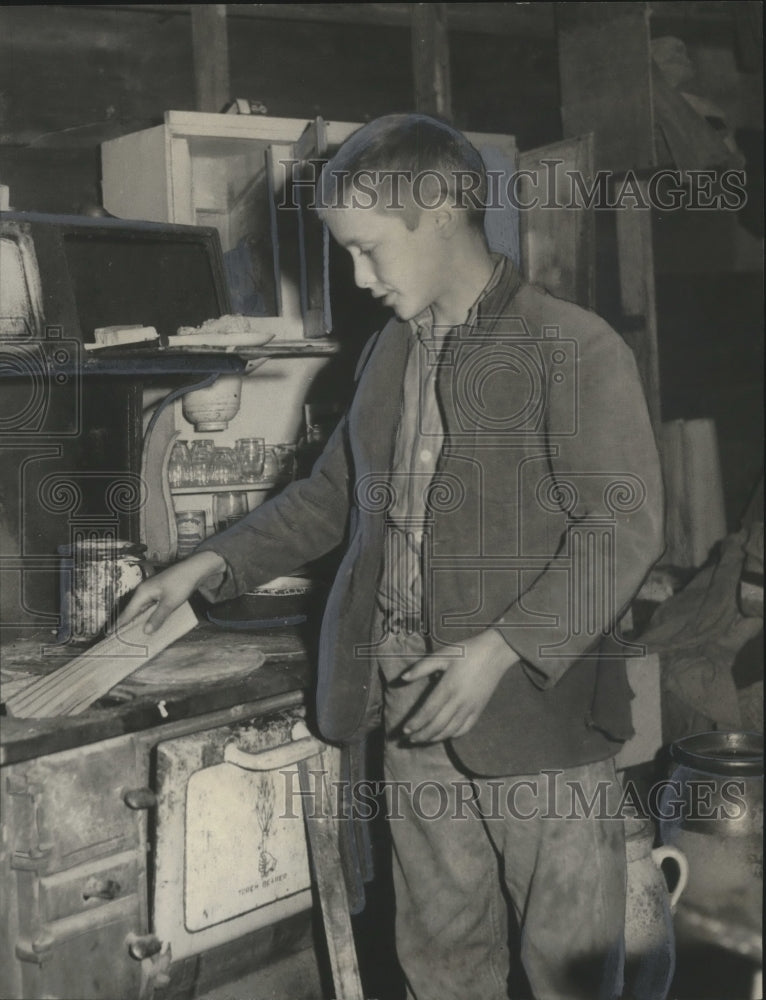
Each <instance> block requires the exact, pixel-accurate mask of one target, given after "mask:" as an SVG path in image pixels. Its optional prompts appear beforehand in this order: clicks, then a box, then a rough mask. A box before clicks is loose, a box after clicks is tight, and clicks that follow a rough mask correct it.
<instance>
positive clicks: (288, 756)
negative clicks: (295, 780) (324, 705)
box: [223, 723, 328, 771]
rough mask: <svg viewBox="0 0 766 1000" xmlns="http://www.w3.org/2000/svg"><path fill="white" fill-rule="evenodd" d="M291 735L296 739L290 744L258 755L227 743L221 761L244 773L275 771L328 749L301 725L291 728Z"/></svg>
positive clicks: (263, 751) (262, 751)
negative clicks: (241, 769)
mask: <svg viewBox="0 0 766 1000" xmlns="http://www.w3.org/2000/svg"><path fill="white" fill-rule="evenodd" d="M303 733H305V734H306V735H305V736H304V735H303ZM292 735H293V737H295V736H298V739H295V738H293V740H292V741H291V742H290V743H283V744H282V745H281V746H278V747H272V748H270V749H269V750H260V751H259V752H258V753H249V752H248V751H247V750H242V749H241V747H238V746H237V744H236V743H235V742H231V743H227V744H226V745H225V746H224V748H223V759H224V761H225V762H226V763H227V764H234V765H235V766H236V767H241V768H243V769H244V770H245V771H277V770H279V769H280V768H283V767H290V765H292V764H297V763H298V761H301V760H307V759H308V758H309V757H317V756H319V754H321V753H322V752H323V751H324V750H327V749H328V745H327V744H326V743H322V741H321V740H318V739H317V738H316V737H315V736H312V735H311V734H310V733H309V731H308V729H306V727H305V726H304V725H302V724H301V723H298V724H297V725H296V726H295V727H294V728H293V734H292Z"/></svg>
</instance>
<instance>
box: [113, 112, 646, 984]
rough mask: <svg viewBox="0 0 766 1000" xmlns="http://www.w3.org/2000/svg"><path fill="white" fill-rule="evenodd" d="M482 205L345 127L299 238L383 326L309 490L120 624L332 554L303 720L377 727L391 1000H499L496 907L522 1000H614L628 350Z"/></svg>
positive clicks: (632, 472)
mask: <svg viewBox="0 0 766 1000" xmlns="http://www.w3.org/2000/svg"><path fill="white" fill-rule="evenodd" d="M486 192H487V185H486V175H485V173H484V167H483V164H482V160H481V157H480V156H479V154H478V153H477V151H476V150H475V149H474V148H473V147H472V146H471V145H470V143H468V141H467V140H466V139H465V137H464V136H463V135H462V134H461V133H459V132H457V131H456V130H455V129H453V128H451V127H450V126H448V125H445V124H443V123H441V122H438V121H436V120H434V119H431V118H428V117H426V116H423V115H391V116H387V117H385V118H382V119H379V120H377V121H375V122H372V123H370V124H369V125H366V126H364V127H363V128H361V129H360V130H359V131H357V132H356V133H355V134H354V135H353V136H351V137H350V138H349V139H348V140H347V142H346V143H345V144H344V145H343V147H342V148H341V149H340V150H339V152H338V153H337V154H336V156H335V157H334V158H333V159H332V160H331V161H330V162H329V163H328V164H327V165H326V166H325V168H324V170H323V172H322V176H321V179H320V184H319V202H320V212H321V214H322V217H323V218H324V220H325V221H326V223H327V225H328V227H329V229H330V231H331V233H332V235H333V237H334V238H335V239H336V240H337V241H338V243H339V244H340V245H341V246H343V247H345V248H346V250H348V252H349V253H350V255H351V257H352V259H353V263H354V275H355V280H356V283H357V284H358V285H359V286H360V287H362V288H367V289H369V291H370V292H371V294H372V295H373V296H375V297H376V298H380V299H382V300H383V302H384V303H385V304H386V305H387V306H390V308H391V309H392V310H393V312H394V314H395V318H394V319H392V320H391V321H390V322H389V323H388V324H387V325H386V327H385V328H384V329H383V330H382V331H381V332H380V334H378V335H377V337H375V338H373V339H372V340H371V341H370V343H369V344H368V345H367V347H366V349H365V351H364V353H363V355H362V358H361V360H360V363H359V366H358V369H357V386H356V391H355V395H354V399H353V401H352V403H351V406H350V407H349V410H348V412H347V414H346V416H345V418H344V419H343V421H342V422H341V423H340V425H339V426H338V428H337V429H336V431H335V433H334V434H333V436H332V437H331V439H330V441H329V442H328V445H327V447H326V449H325V451H324V453H323V454H322V456H321V457H320V459H319V460H318V461H317V463H316V465H315V467H314V469H313V471H312V474H311V476H310V477H309V478H308V479H306V480H302V481H299V482H296V483H293V484H292V485H291V486H290V487H288V488H287V489H286V490H285V491H284V492H283V493H282V494H280V496H278V497H276V498H275V499H274V500H272V501H271V502H270V503H268V504H266V505H264V506H262V507H260V508H258V509H257V510H256V511H254V512H252V513H251V514H249V515H248V516H247V517H245V518H244V519H243V520H242V521H241V522H240V523H239V524H237V525H236V526H234V527H233V528H231V529H229V530H228V531H226V532H224V533H223V534H221V535H218V536H216V537H215V538H212V539H210V540H208V541H207V542H206V543H204V544H203V545H202V546H200V548H199V549H198V550H197V551H196V552H195V553H194V554H193V555H192V556H191V557H189V558H188V559H186V560H185V561H183V562H182V563H180V564H178V565H176V566H174V567H172V568H171V569H169V570H167V571H165V573H163V574H160V575H159V576H157V577H154V578H152V579H150V580H148V581H146V582H145V583H143V584H142V585H141V587H140V588H139V590H138V591H137V593H136V595H135V597H134V599H133V600H132V601H131V604H130V605H129V607H128V609H127V611H126V618H129V617H132V616H133V615H134V614H136V613H137V612H138V611H139V610H140V609H142V608H144V607H146V606H148V605H149V604H150V603H152V602H156V603H157V607H156V609H155V611H154V613H153V615H152V617H151V619H150V623H153V624H154V625H155V626H156V625H157V624H159V623H160V622H161V621H162V620H164V618H165V617H166V615H167V614H168V613H169V612H170V611H171V610H172V609H173V608H174V607H176V606H177V605H178V604H179V603H181V601H183V600H184V599H185V598H186V597H187V596H188V595H189V594H190V593H191V592H192V591H193V590H194V589H195V588H199V589H200V590H202V592H203V594H205V596H207V597H208V598H211V599H216V600H222V599H224V598H227V597H231V596H233V595H235V594H236V593H240V592H242V591H244V590H246V589H248V588H249V587H252V586H254V585H258V584H260V583H263V582H265V581H267V580H268V579H270V578H272V577H274V576H277V575H281V574H284V573H287V572H290V571H291V570H293V569H295V568H297V567H298V566H301V565H303V564H304V563H306V562H307V561H309V560H311V559H313V558H316V557H318V556H319V555H321V554H323V553H324V552H327V551H329V550H330V549H331V548H334V547H335V546H337V545H338V544H340V542H341V541H343V539H344V537H346V534H347V533H348V548H347V551H346V554H345V557H344V559H343V561H342V563H341V565H340V568H339V571H338V574H337V577H336V581H335V584H334V587H333V590H332V592H331V594H330V597H329V600H328V603H327V608H326V612H325V618H324V622H323V626H322V634H321V640H320V654H319V659H320V663H319V680H318V691H317V698H318V718H319V724H320V727H321V729H322V732H323V734H324V735H325V736H326V737H327V738H328V739H330V740H334V741H339V742H344V741H348V742H353V741H355V740H359V739H360V738H361V737H362V736H363V735H364V733H365V732H366V731H367V730H368V729H369V728H370V727H371V726H373V725H375V724H376V722H377V719H378V717H379V715H380V713H381V711H382V717H383V721H384V726H385V733H386V740H385V750H384V771H385V777H386V779H387V792H388V794H389V807H390V828H391V835H392V839H393V847H394V881H395V890H396V923H397V952H398V956H399V959H400V962H401V964H402V967H403V969H404V972H405V976H406V979H407V986H408V991H409V996H411V997H414V998H417V1000H449V998H454V1000H458V998H459V1000H469V998H476V1000H499V998H502V997H506V996H507V984H506V981H507V977H508V971H509V959H508V948H507V928H506V917H507V912H506V903H505V899H504V895H505V894H507V896H508V897H509V898H510V901H511V903H512V905H513V908H514V912H515V916H516V918H517V921H518V923H519V926H520V929H521V952H522V961H523V964H524V969H525V972H526V975H527V977H528V979H529V982H530V985H531V988H532V991H533V993H534V996H535V997H536V998H538V1000H551V998H566V1000H572V998H574V997H583V998H588V1000H594V998H596V997H604V998H613V997H616V996H618V995H619V994H620V992H621V986H622V952H623V945H622V927H623V920H624V905H625V902H624V892H625V857H624V841H623V831H622V823H621V821H620V820H616V819H615V818H614V811H613V806H614V803H615V802H616V801H617V800H618V799H619V785H618V783H617V780H616V777H615V772H614V765H613V757H614V754H615V753H616V752H617V750H618V749H619V746H620V745H621V742H622V741H624V740H625V739H626V738H627V737H628V736H629V735H631V732H632V730H631V726H630V710H629V704H628V702H629V698H630V692H629V689H628V687H627V681H626V677H625V671H624V662H623V661H622V660H621V659H620V658H619V656H618V655H617V654H619V653H620V651H621V650H620V643H621V641H620V640H619V638H618V637H616V636H615V635H614V625H615V621H616V620H617V618H618V617H619V615H620V614H621V612H622V610H623V609H624V607H625V606H626V605H627V604H628V602H629V601H630V600H631V598H632V597H633V595H634V594H635V592H636V591H637V589H638V587H639V586H640V584H641V582H642V580H643V578H644V576H645V575H646V573H647V572H648V570H649V568H650V567H651V565H652V564H653V562H654V561H655V560H656V558H658V556H659V554H660V552H661V550H662V541H661V527H662V505H661V485H660V476H659V468H658V462H657V455H656V451H655V446H654V440H653V437H652V432H651V428H650V425H649V420H648V416H647V413H646V407H645V404H644V400H643V397H642V393H641V389H640V385H639V380H638V375H637V372H636V369H635V364H634V362H633V358H632V355H631V353H630V351H629V350H628V349H627V348H626V347H625V345H624V344H623V342H622V341H621V340H620V338H619V337H618V336H617V335H616V334H615V333H614V332H613V331H612V330H610V328H609V327H608V326H607V325H606V324H605V323H604V322H603V321H602V320H600V319H599V318H598V317H596V316H595V315H593V314H592V313H589V312H586V311H585V310H582V309H580V308H578V307H576V306H574V305H571V304H570V303H566V302H563V301H560V300H557V299H555V298H553V297H552V296H549V295H547V294H545V293H543V292H541V291H540V290H538V289H535V288H533V287H531V286H529V285H527V284H526V283H525V282H524V281H523V280H522V279H521V277H520V276H519V274H518V272H517V270H516V268H515V267H514V265H513V263H512V262H511V261H510V260H509V259H508V258H505V257H503V256H502V255H498V254H493V253H492V252H491V251H490V250H489V248H488V246H487V242H486V238H485V235H484V229H483V220H484V210H485V204H486V197H487V194H486ZM487 210H488V211H491V210H492V208H491V207H489V208H487ZM394 790H396V799H395V801H394V799H393V794H394ZM408 792H412V794H408ZM594 803H596V807H595V808H594ZM610 811H611V813H612V818H609V815H608V813H610ZM583 904H584V905H583Z"/></svg>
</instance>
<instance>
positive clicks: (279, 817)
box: [153, 711, 311, 961]
mask: <svg viewBox="0 0 766 1000" xmlns="http://www.w3.org/2000/svg"><path fill="white" fill-rule="evenodd" d="M299 719H300V715H299V714H298V713H297V712H296V711H285V712H280V713H278V714H276V715H271V716H265V717H260V718H258V719H256V720H254V721H253V722H250V723H246V724H237V725H234V726H223V727H220V728H217V729H211V730H207V731H205V732H201V733H194V734H192V735H190V736H183V737H180V738H178V739H173V740H168V741H166V742H164V743H160V744H158V746H157V748H156V754H157V756H156V790H157V810H156V829H155V866H154V886H153V929H154V933H155V934H156V935H157V936H158V937H159V938H160V940H161V941H163V942H168V943H169V944H170V948H171V952H172V956H173V961H176V960H178V959H181V958H184V957H186V956H188V955H194V954H198V953H199V952H201V951H205V950H207V949H209V948H213V947H216V946H217V945H220V944H223V943H225V942H227V941H231V940H234V939H235V938H238V937H241V936H242V935H243V934H247V933H249V932H251V931H255V930H259V929H260V928H262V927H265V926H266V925H267V924H271V923H275V922H276V921H278V920H282V919H284V918H286V917H289V916H292V915H293V914H295V913H297V912H299V911H301V910H305V909H308V908H309V907H310V906H311V888H310V875H309V866H308V855H307V848H306V835H305V825H304V819H303V810H302V806H301V798H300V794H299V783H298V775H297V765H295V764H291V765H289V766H286V767H281V768H279V769H278V770H273V771H250V770H244V769H242V768H240V767H238V766H236V765H235V764H233V763H228V762H227V761H225V759H224V753H225V748H226V747H227V746H228V745H234V746H236V747H237V748H238V749H240V750H243V751H245V752H246V753H257V752H258V751H262V750H265V749H271V748H274V747H277V746H281V745H283V744H286V743H289V742H290V731H291V729H292V727H293V726H294V725H295V723H296V721H298V720H299Z"/></svg>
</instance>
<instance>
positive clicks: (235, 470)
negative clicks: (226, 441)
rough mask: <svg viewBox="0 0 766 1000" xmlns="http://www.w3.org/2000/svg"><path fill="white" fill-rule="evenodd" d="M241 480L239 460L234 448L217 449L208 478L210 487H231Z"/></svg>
mask: <svg viewBox="0 0 766 1000" xmlns="http://www.w3.org/2000/svg"><path fill="white" fill-rule="evenodd" d="M240 478H241V473H240V471H239V460H238V459H237V456H236V454H235V452H234V449H233V448H216V449H215V450H214V452H213V463H212V466H211V468H210V474H209V476H208V485H209V486H230V485H231V484H232V483H238V482H239V481H240Z"/></svg>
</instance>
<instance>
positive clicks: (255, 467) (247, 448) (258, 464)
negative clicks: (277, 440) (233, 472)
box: [235, 438, 266, 483]
mask: <svg viewBox="0 0 766 1000" xmlns="http://www.w3.org/2000/svg"><path fill="white" fill-rule="evenodd" d="M235 451H236V453H237V456H238V458H239V467H240V472H241V473H242V482H243V483H257V482H258V480H259V479H260V478H261V476H262V475H263V465H264V462H265V460H266V444H265V442H264V440H263V438H239V439H238V441H237V443H236V445H235Z"/></svg>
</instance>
